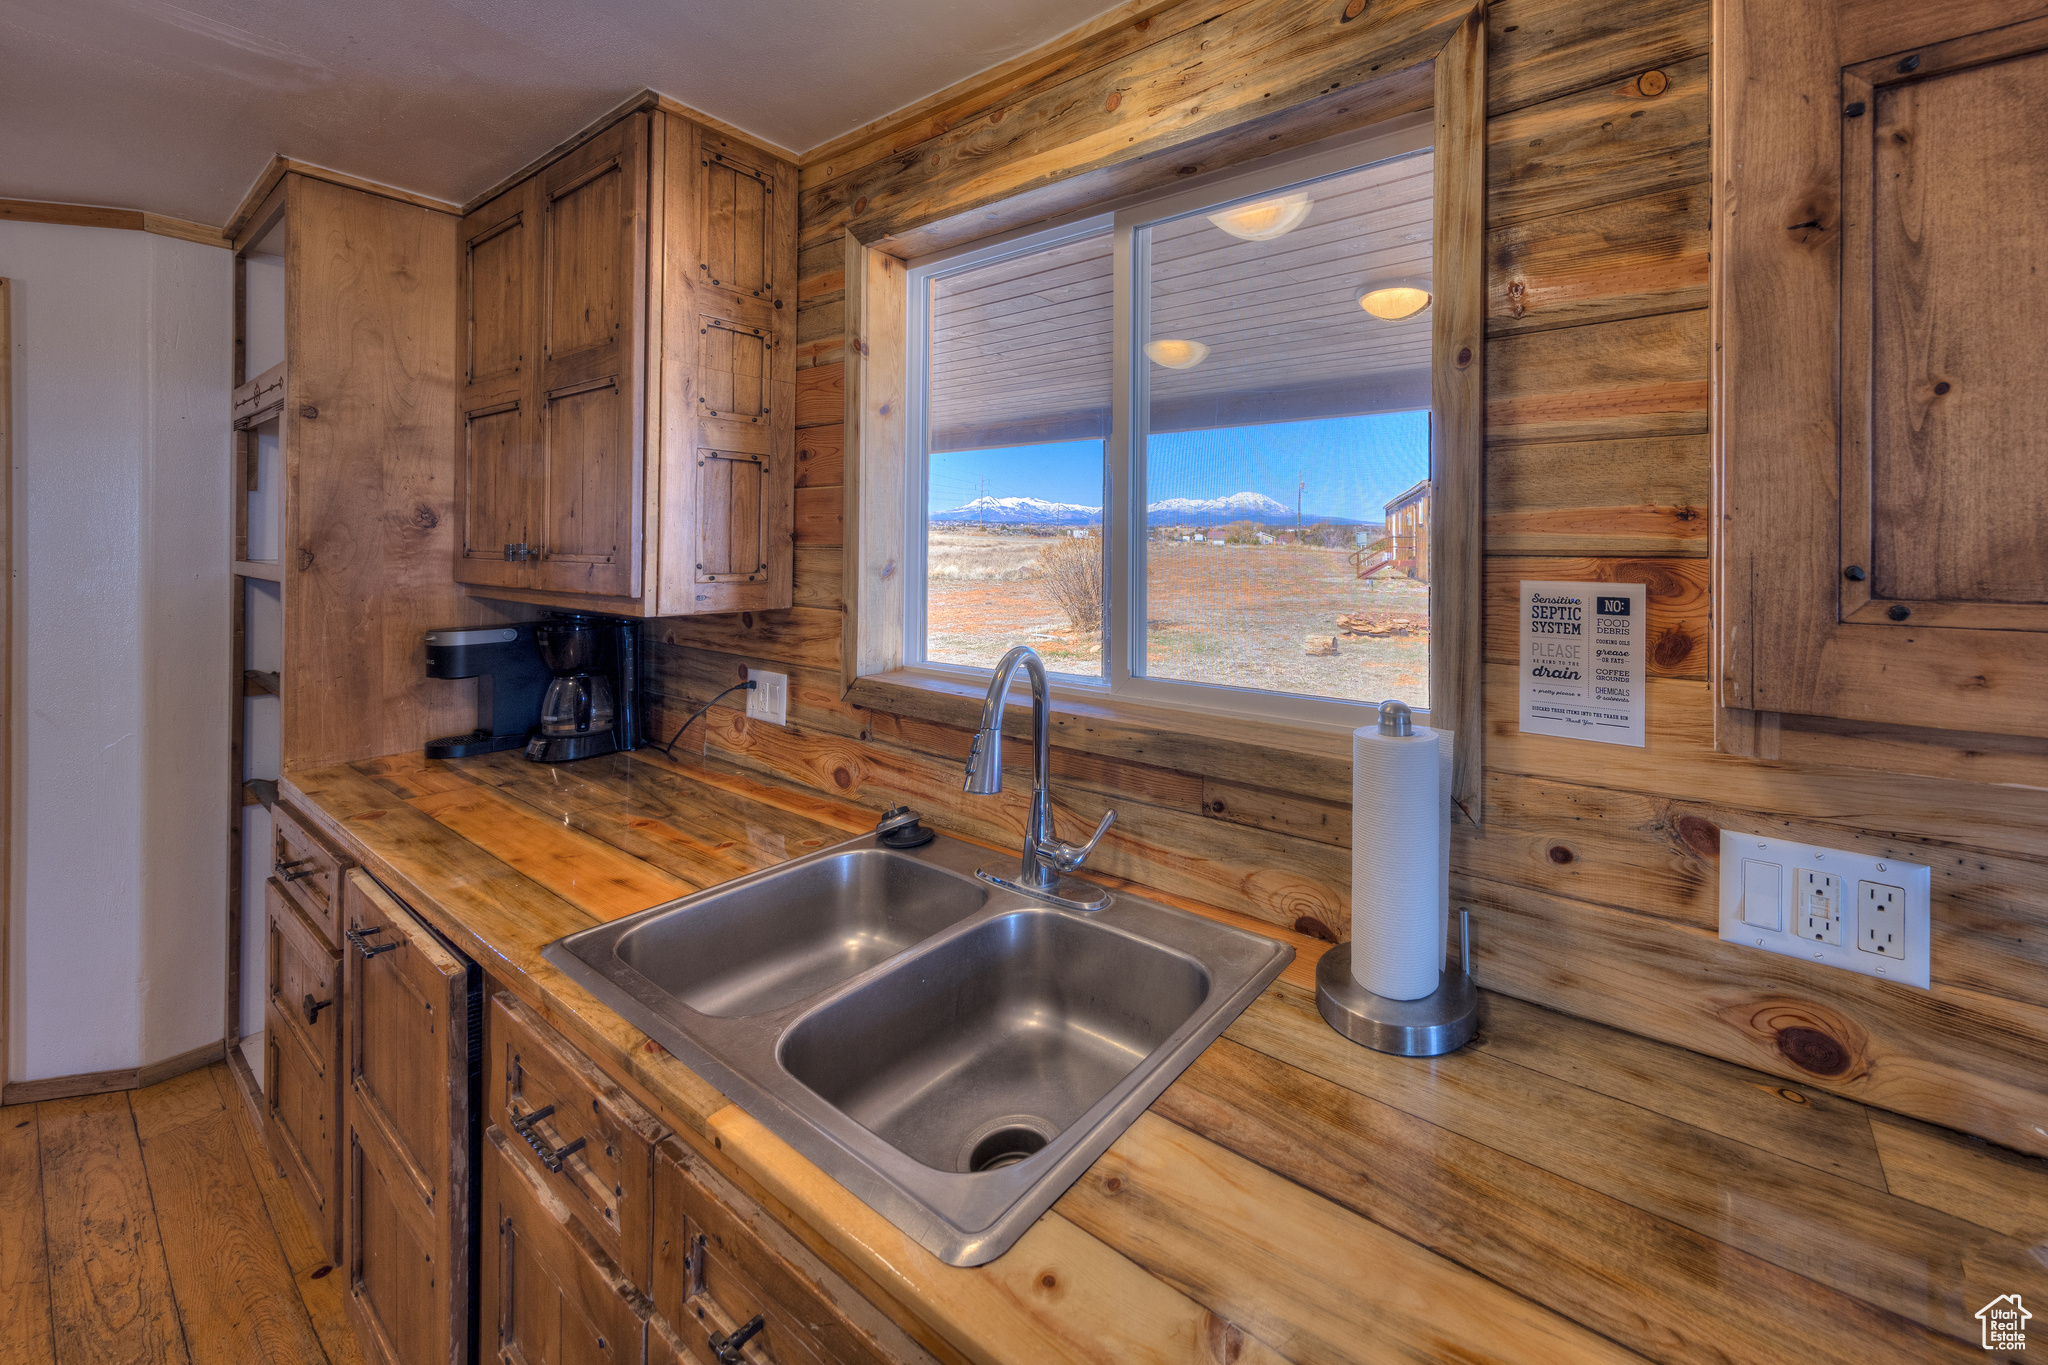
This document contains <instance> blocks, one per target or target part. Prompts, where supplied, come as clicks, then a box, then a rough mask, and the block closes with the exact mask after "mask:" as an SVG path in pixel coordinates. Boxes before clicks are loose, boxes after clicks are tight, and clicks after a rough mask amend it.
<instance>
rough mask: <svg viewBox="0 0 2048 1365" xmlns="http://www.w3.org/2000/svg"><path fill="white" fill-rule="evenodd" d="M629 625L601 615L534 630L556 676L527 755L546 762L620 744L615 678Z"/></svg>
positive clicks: (567, 618)
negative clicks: (620, 646)
mask: <svg viewBox="0 0 2048 1365" xmlns="http://www.w3.org/2000/svg"><path fill="white" fill-rule="evenodd" d="M630 629H631V626H630V624H629V623H626V622H622V621H618V620H615V619H609V618H606V617H601V616H584V615H580V614H565V615H561V616H554V617H550V618H548V619H547V620H544V621H541V622H539V623H538V624H536V625H535V626H534V628H533V643H534V646H535V647H536V648H537V649H538V650H539V651H540V657H541V660H542V662H544V663H545V664H546V665H547V666H548V669H549V671H550V672H552V673H553V674H554V675H555V676H554V678H553V679H552V680H551V681H550V682H549V683H548V688H547V692H546V694H545V695H544V696H543V697H542V698H541V704H540V728H539V729H538V730H536V731H535V732H534V734H533V737H532V738H531V739H530V740H529V741H528V743H527V746H526V756H527V757H528V758H531V759H535V760H537V761H539V762H543V763H560V762H562V761H564V760H568V759H578V758H591V757H594V756H596V755H598V754H608V753H611V752H612V751H613V750H614V749H616V748H620V747H630V746H621V745H620V744H619V743H618V736H617V733H616V732H617V729H618V725H617V722H618V719H619V717H618V694H617V692H616V690H615V685H614V681H615V680H614V674H615V673H616V672H617V671H618V669H619V667H620V663H621V660H620V659H619V657H618V655H619V652H620V648H619V643H618V637H619V636H620V634H621V632H622V631H626V630H630Z"/></svg>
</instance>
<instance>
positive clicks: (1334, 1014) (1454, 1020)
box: [1316, 910, 1479, 1057]
mask: <svg viewBox="0 0 2048 1365" xmlns="http://www.w3.org/2000/svg"><path fill="white" fill-rule="evenodd" d="M1458 959H1459V960H1458V964H1457V965H1456V966H1450V967H1445V968H1444V969H1443V973H1442V975H1441V976H1439V977H1438V979H1437V987H1436V989H1435V990H1433V991H1431V992H1430V993H1429V994H1428V995H1425V996H1423V997H1422V998H1421V999H1420V1000H1389V999H1387V998H1386V997H1385V996H1383V995H1374V994H1373V993H1372V992H1371V991H1369V990H1367V989H1366V988H1365V987H1363V986H1361V985H1359V984H1358V981H1357V978H1355V977H1354V976H1352V974H1351V945H1350V944H1349V943H1348V942H1347V943H1336V944H1332V945H1331V946H1330V948H1329V950H1328V951H1327V952H1325V953H1324V954H1323V956H1322V958H1321V960H1319V961H1318V962H1317V963H1316V1009H1317V1010H1319V1011H1320V1012H1321V1013H1322V1016H1323V1022H1324V1023H1326V1024H1328V1025H1329V1026H1330V1027H1331V1028H1333V1029H1335V1030H1337V1032H1339V1033H1341V1034H1343V1035H1344V1036H1345V1037H1346V1038H1349V1039H1350V1040H1351V1041H1352V1042H1354V1043H1357V1044H1359V1045H1360V1046H1362V1047H1369V1048H1371V1049H1372V1050H1373V1051H1375V1052H1390V1053H1392V1054H1394V1055H1395V1056H1396V1057H1441V1056H1443V1055H1444V1054H1445V1053H1446V1052H1456V1051H1457V1050H1458V1049H1459V1048H1461V1047H1463V1046H1465V1044H1467V1043H1469V1042H1471V1041H1472V1035H1473V1034H1475V1033H1477V1032H1478V1031H1479V992H1478V990H1477V989H1476V988H1475V987H1474V986H1473V985H1472V912H1471V911H1469V910H1460V911H1459V912H1458Z"/></svg>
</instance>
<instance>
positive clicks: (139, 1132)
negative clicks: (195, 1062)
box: [0, 1063, 362, 1365]
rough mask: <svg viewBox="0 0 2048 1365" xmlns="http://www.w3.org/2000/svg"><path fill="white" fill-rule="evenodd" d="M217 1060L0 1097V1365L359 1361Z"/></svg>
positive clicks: (321, 1260)
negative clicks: (145, 1078)
mask: <svg viewBox="0 0 2048 1365" xmlns="http://www.w3.org/2000/svg"><path fill="white" fill-rule="evenodd" d="M334 1269H335V1267H334V1266H333V1265H332V1264H331V1263H330V1262H329V1261H328V1259H327V1257H326V1256H325V1255H324V1254H323V1253H322V1251H321V1250H320V1245H319V1240H318V1238H317V1237H316V1236H315V1235H314V1232H313V1229H312V1227H311V1226H310V1225H308V1223H307V1222H306V1220H305V1217H304V1215H303V1214H301V1213H300V1212H299V1207H298V1205H297V1203H296V1202H294V1200H293V1198H292V1193H291V1190H290V1188H289V1187H288V1186H287V1185H286V1184H285V1182H284V1181H283V1179H282V1178H281V1177H280V1176H279V1175H278V1172H277V1168H276V1167H275V1166H273V1165H272V1164H271V1161H270V1156H269V1154H268V1153H267V1152H266V1151H265V1150H264V1148H263V1141H262V1138H261V1137H260V1136H259V1135H258V1133H257V1131H256V1126H255V1124H254V1123H253V1122H252V1121H251V1118H250V1114H249V1109H248V1106H247V1105H246V1104H245V1103H243V1100H242V1097H241V1095H240V1094H239V1093H238V1092H237V1090H236V1088H235V1081H234V1078H233V1077H232V1076H231V1075H229V1074H228V1069H227V1065H226V1064H225V1063H215V1064H214V1065H212V1066H209V1067H204V1068H202V1069H200V1070H198V1071H191V1072H187V1073H186V1074H185V1075H183V1076H179V1077H177V1078H175V1079H173V1080H169V1081H165V1082H163V1083H162V1084H160V1085H152V1086H149V1087H147V1088H145V1089H141V1090H128V1091H118V1092H115V1093H113V1094H106V1095H89V1096H82V1097H80V1098H77V1099H69V1100H47V1101H44V1102H42V1103H40V1104H17V1105H10V1106H7V1107H5V1108H0V1365H87V1363H88V1362H90V1365H155V1363H156V1362H166V1363H169V1365H213V1363H214V1362H219V1365H244V1363H245V1362H258V1361H260V1362H267V1363H268V1365H360V1362H361V1360H362V1356H361V1355H360V1353H359V1352H358V1351H357V1350H356V1344H355V1337H354V1336H353V1334H352V1333H351V1332H350V1331H349V1328H348V1324H347V1322H346V1320H345V1318H344V1315H343V1311H342V1277H341V1276H340V1275H338V1274H334V1273H332V1272H333V1271H334Z"/></svg>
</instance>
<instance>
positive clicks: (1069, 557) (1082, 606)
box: [1038, 536, 1102, 631]
mask: <svg viewBox="0 0 2048 1365" xmlns="http://www.w3.org/2000/svg"><path fill="white" fill-rule="evenodd" d="M1038 582H1039V586H1041V587H1042V588H1044V589H1045V591H1046V594H1047V595H1048V596H1049V597H1051V598H1052V600H1053V602H1054V604H1055V605H1057V606H1058V607H1059V609H1060V610H1061V611H1063V612H1065V613H1066V614H1067V619H1068V620H1069V621H1071V622H1073V623H1074V629H1075V630H1078V631H1092V630H1098V629H1100V628H1101V626H1102V541H1101V540H1100V539H1098V538H1097V537H1095V536H1063V537H1061V538H1060V539H1058V540H1055V541H1053V542H1052V543H1050V544H1049V545H1047V546H1046V547H1045V548H1044V549H1042V550H1040V551H1039V552H1038Z"/></svg>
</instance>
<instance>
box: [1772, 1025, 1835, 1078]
mask: <svg viewBox="0 0 2048 1365" xmlns="http://www.w3.org/2000/svg"><path fill="white" fill-rule="evenodd" d="M1778 1051H1779V1052H1781V1053H1783V1054H1784V1056H1785V1060H1786V1061H1788V1062H1790V1063H1792V1065H1794V1066H1796V1067H1798V1068H1799V1069H1800V1070H1801V1071H1811V1072H1812V1073H1813V1074H1814V1075H1816V1076H1839V1075H1841V1074H1842V1073H1843V1072H1844V1071H1847V1070H1848V1069H1849V1062H1850V1057H1849V1049H1847V1048H1846V1047H1843V1046H1842V1044H1841V1043H1840V1042H1839V1041H1837V1040H1836V1039H1834V1038H1830V1037H1829V1036H1828V1035H1827V1034H1825V1033H1822V1032H1821V1031H1820V1030H1819V1029H1812V1028H1787V1029H1779V1030H1778Z"/></svg>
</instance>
